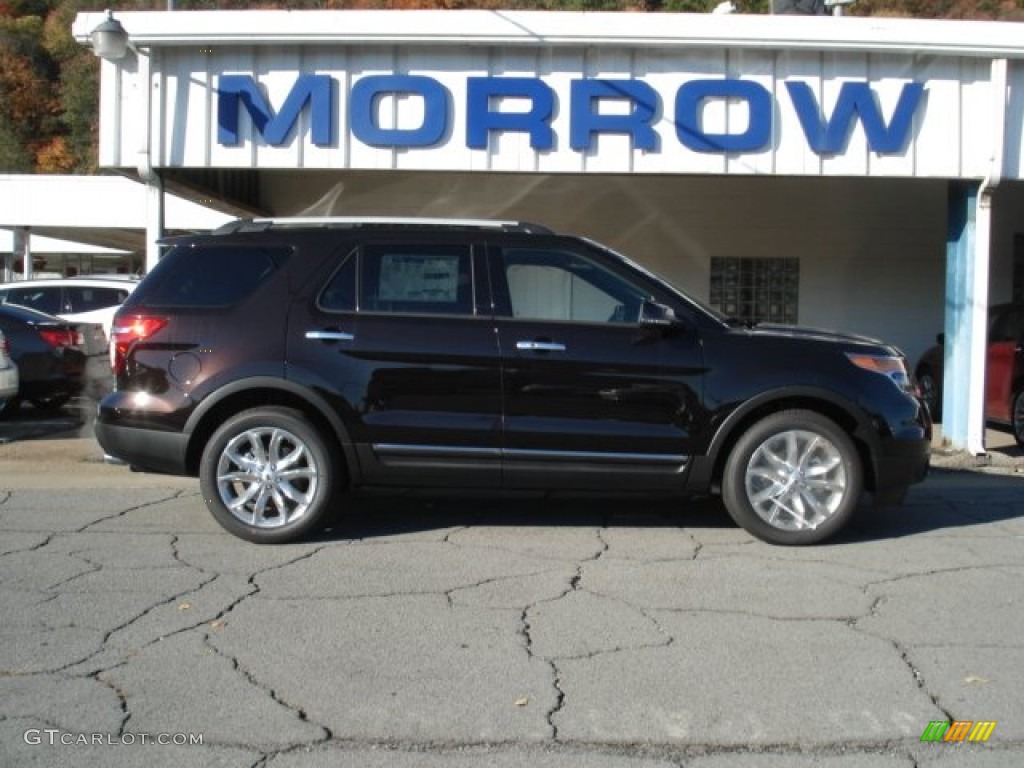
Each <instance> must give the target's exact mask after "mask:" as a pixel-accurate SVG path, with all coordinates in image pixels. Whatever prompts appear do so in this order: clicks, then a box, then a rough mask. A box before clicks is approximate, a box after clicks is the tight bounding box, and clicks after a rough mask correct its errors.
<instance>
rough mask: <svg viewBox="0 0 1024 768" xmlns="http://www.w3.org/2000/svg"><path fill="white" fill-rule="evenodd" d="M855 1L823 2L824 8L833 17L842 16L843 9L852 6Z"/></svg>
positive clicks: (832, 0) (836, 0)
mask: <svg viewBox="0 0 1024 768" xmlns="http://www.w3.org/2000/svg"><path fill="white" fill-rule="evenodd" d="M855 2H857V0H825V7H826V8H829V9H830V10H831V11H832V15H833V16H842V15H843V8H845V7H846V6H848V5H853V4H854V3H855Z"/></svg>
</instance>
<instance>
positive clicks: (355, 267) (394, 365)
mask: <svg viewBox="0 0 1024 768" xmlns="http://www.w3.org/2000/svg"><path fill="white" fill-rule="evenodd" d="M330 267H331V269H330V270H329V274H328V275H327V276H326V279H325V280H324V281H323V283H322V285H323V288H322V290H320V289H319V288H317V289H316V290H314V291H313V292H311V293H310V294H308V295H304V296H303V297H302V298H300V299H299V300H298V301H297V302H296V304H295V305H294V307H293V310H292V317H291V320H290V321H289V348H288V356H289V370H290V373H289V375H290V376H293V377H303V376H304V377H306V378H307V379H308V380H309V383H311V384H312V385H313V386H314V387H318V388H320V389H322V390H323V391H324V392H325V394H326V396H327V397H329V398H330V399H331V400H332V402H333V404H334V406H335V408H336V409H337V410H338V412H339V414H340V415H341V416H342V419H343V421H345V423H346V425H347V427H348V429H349V432H350V436H351V439H352V441H353V443H354V444H355V448H356V451H357V453H358V456H359V460H360V465H361V468H362V473H363V479H364V482H366V483H368V484H383V485H406V484H410V485H412V484H414V485H432V486H445V485H459V486H478V487H496V486H497V485H498V484H499V482H500V455H499V451H500V440H501V429H500V427H501V425H500V419H501V378H500V373H499V360H498V347H497V340H496V338H495V335H494V330H493V327H492V318H491V315H490V311H489V309H488V307H489V299H488V298H487V296H486V277H485V274H484V271H485V268H484V262H483V257H482V252H481V251H480V250H479V248H476V247H474V245H473V243H472V242H471V241H469V240H468V239H466V238H465V237H459V236H458V235H454V236H451V235H449V236H448V238H447V239H445V237H444V236H441V235H436V236H432V237H422V236H417V237H416V238H415V239H411V238H402V237H391V238H386V237H381V236H376V237H375V236H371V235H368V236H366V238H364V240H363V242H362V243H361V244H360V245H355V246H352V247H351V248H350V249H346V250H343V252H340V253H338V254H337V256H336V257H335V258H334V259H333V261H332V263H331V265H330Z"/></svg>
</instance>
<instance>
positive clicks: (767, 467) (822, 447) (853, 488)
mask: <svg viewBox="0 0 1024 768" xmlns="http://www.w3.org/2000/svg"><path fill="white" fill-rule="evenodd" d="M862 489H863V470H862V468H861V460H860V456H859V455H858V453H857V449H856V447H855V446H854V444H853V441H852V440H851V439H850V437H849V435H847V434H846V432H844V431H843V430H842V429H840V428H839V427H838V426H837V425H836V424H835V423H834V422H833V421H831V420H830V419H828V418H826V417H824V416H822V415H821V414H819V413H815V412H813V411H803V410H792V411H781V412H779V413H775V414H772V415H771V416H767V417H765V418H764V419H762V420H761V421H758V422H757V423H755V424H754V425H753V426H752V427H750V428H749V429H748V430H747V431H746V432H745V433H744V434H743V435H742V436H741V437H740V439H739V440H738V441H737V443H736V445H735V446H734V447H733V450H732V453H731V454H730V455H729V459H728V461H727V462H726V464H725V473H724V475H723V477H722V499H723V501H724V502H725V506H726V509H727V510H728V511H729V514H730V515H731V516H732V519H733V520H735V521H736V522H737V523H738V524H739V525H741V526H742V527H743V528H745V529H746V530H747V531H749V532H750V533H752V534H753V535H754V536H757V537H758V538H759V539H762V540H763V541H767V542H771V543H773V544H814V543H816V542H819V541H822V540H823V539H827V538H828V537H829V536H831V535H833V534H834V533H835V532H836V531H838V530H839V529H840V528H842V527H843V526H844V525H846V523H847V522H848V521H849V519H850V517H851V515H853V512H854V510H855V509H856V508H857V504H858V502H859V500H860V496H861V491H862Z"/></svg>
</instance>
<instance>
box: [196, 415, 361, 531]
mask: <svg viewBox="0 0 1024 768" xmlns="http://www.w3.org/2000/svg"><path fill="white" fill-rule="evenodd" d="M340 468H341V462H340V460H339V458H338V455H337V451H336V450H335V449H334V447H333V445H332V444H331V443H330V442H328V441H326V440H324V438H323V437H322V436H321V434H320V433H319V432H318V431H317V429H316V428H315V427H314V426H313V425H312V424H311V423H310V422H309V420H308V419H306V417H305V416H303V415H302V414H301V413H300V412H299V411H296V410H293V409H291V408H280V407H266V408H253V409H251V410H248V411H242V412H241V413H239V414H236V415H235V416H232V417H231V418H230V419H228V420H227V421H226V422H224V424H222V425H221V426H220V428H219V429H217V431H216V432H214V434H213V436H212V437H211V438H210V440H209V442H207V444H206V447H205V448H204V450H203V455H202V459H201V460H200V466H199V484H200V488H201V489H202V491H203V498H204V499H205V501H206V505H207V507H208V508H209V510H210V512H211V513H212V514H213V516H214V518H215V519H216V520H217V522H218V523H220V524H221V526H223V527H224V528H225V529H226V530H228V531H229V532H230V533H233V534H235V535H236V536H240V537H241V538H243V539H246V540H248V541H253V542H256V543H260V544H278V543H283V542H289V541H295V540H296V539H300V538H302V537H303V536H305V535H306V534H308V533H309V532H310V531H311V530H312V529H313V528H314V527H316V526H317V525H319V524H320V523H321V521H322V520H323V519H324V514H325V513H326V512H327V511H328V509H329V508H330V506H331V503H332V501H333V499H334V498H335V496H336V490H337V487H338V484H339V480H338V470H339V469H340Z"/></svg>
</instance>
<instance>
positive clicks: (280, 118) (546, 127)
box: [217, 74, 925, 155]
mask: <svg viewBox="0 0 1024 768" xmlns="http://www.w3.org/2000/svg"><path fill="white" fill-rule="evenodd" d="M785 86H786V90H787V92H788V94H789V98H790V100H791V101H792V103H793V108H794V110H795V112H796V115H797V118H798V120H799V122H800V126H801V128H802V130H803V133H804V135H805V137H806V139H807V143H808V145H809V146H810V148H811V149H812V150H813V151H814V152H816V153H818V154H822V155H828V154H838V153H841V152H843V151H844V150H845V148H846V146H847V144H848V143H849V140H850V136H851V134H852V132H853V130H854V129H855V127H856V125H857V123H858V122H859V123H860V124H861V125H862V126H863V128H864V135H865V137H866V139H867V145H868V148H869V149H871V150H872V151H874V152H877V153H880V154H895V153H899V152H902V151H905V149H906V147H907V145H908V143H909V142H910V140H911V137H912V131H913V124H914V116H915V115H916V113H917V111H918V109H919V108H920V106H921V103H922V101H923V100H924V96H925V86H924V85H923V84H921V83H906V84H904V85H903V87H902V90H901V91H900V94H899V99H898V101H897V103H896V106H895V108H894V109H893V111H892V115H891V116H890V117H888V118H887V116H886V115H884V114H883V112H882V109H881V107H880V105H879V102H878V96H877V94H876V93H875V91H874V89H873V88H872V87H871V84H870V83H867V82H847V83H843V84H842V85H841V86H840V89H839V93H838V97H837V99H836V105H835V108H834V109H833V110H832V113H831V115H825V114H823V110H822V107H821V105H820V104H819V102H818V99H817V96H816V95H815V93H814V91H813V90H812V89H811V86H810V85H808V84H807V83H805V82H800V81H791V82H786V83H785ZM336 88H337V83H336V81H335V79H334V78H333V77H331V76H330V75H312V74H307V75H300V76H298V77H297V78H296V80H295V85H294V86H293V87H292V89H291V91H289V93H288V95H287V97H286V98H285V100H284V103H283V104H282V105H281V107H280V110H279V111H277V112H275V111H274V108H273V107H272V106H271V104H270V103H269V101H268V99H267V97H266V94H265V91H264V89H263V87H262V86H261V85H260V84H259V83H257V82H256V81H255V80H254V79H253V77H252V76H251V75H222V76H221V77H220V78H219V81H218V86H217V94H218V103H217V140H218V142H219V143H220V144H222V145H226V146H235V145H238V144H239V143H240V142H241V140H242V137H241V136H240V135H239V122H240V119H241V118H240V115H241V113H242V110H243V109H244V110H245V111H246V112H247V113H248V114H249V116H250V118H251V120H252V123H253V125H254V126H255V129H256V132H257V133H258V135H259V136H261V137H262V138H263V140H264V141H266V143H267V144H269V145H271V146H275V147H280V146H283V145H285V144H286V142H287V141H289V140H291V138H292V137H294V132H295V127H296V124H297V123H298V121H299V118H300V116H301V115H302V112H303V110H306V109H307V108H308V111H309V134H310V140H311V141H312V143H313V144H314V145H316V146H319V147H323V146H330V145H331V144H332V143H333V142H334V141H336V139H335V137H334V133H335V132H336V129H335V125H336V124H337V120H338V118H337V115H336V114H335V110H336V109H337V94H336ZM466 89H467V92H466V104H465V108H466V114H465V126H466V146H467V147H469V148H471V149H485V148H486V147H487V145H488V142H489V141H490V137H491V135H492V134H500V133H506V132H518V133H524V134H527V135H528V136H529V139H530V147H531V148H533V149H534V150H537V151H545V150H551V149H553V148H554V147H555V146H556V142H557V137H556V135H555V131H554V128H553V122H554V117H555V112H556V110H557V107H558V104H557V96H556V94H555V92H554V90H553V89H552V88H551V86H549V85H548V84H546V83H545V82H544V81H543V80H541V79H540V78H535V77H469V78H467V80H466ZM401 94H405V95H412V96H418V97H419V98H421V99H422V100H423V118H422V121H421V122H420V124H419V125H418V126H412V127H408V126H406V127H401V128H382V127H381V126H380V119H379V114H378V113H379V104H380V99H381V98H382V97H384V96H387V95H401ZM501 98H519V99H523V100H524V101H526V102H527V106H526V107H525V108H524V109H523V110H522V111H517V112H503V111H501V110H500V109H499V107H498V106H497V105H496V104H494V103H492V102H493V101H496V100H499V99H501ZM612 99H615V100H618V101H620V102H625V103H626V104H627V105H628V111H627V112H626V114H602V113H601V111H600V103H601V101H606V100H612ZM711 99H721V100H732V101H744V102H746V104H747V107H748V110H749V119H748V122H747V125H746V126H745V128H743V129H742V130H740V131H738V132H737V131H735V130H729V131H726V132H723V133H709V132H708V131H705V130H704V128H703V115H704V110H705V109H706V107H707V103H708V101H709V100H711ZM661 109H662V106H661V96H660V94H659V93H658V91H656V90H655V89H654V88H653V87H652V86H651V85H649V84H647V83H645V82H643V81H642V80H605V79H593V80H591V79H576V80H573V81H572V82H571V84H570V104H569V146H570V147H571V148H572V149H573V150H576V151H585V150H589V149H590V148H591V146H592V145H593V142H594V138H595V136H596V135H599V134H602V133H616V134H625V135H627V136H629V137H630V139H631V140H632V143H633V146H634V148H636V149H640V150H647V151H658V149H659V136H658V133H657V132H656V131H655V129H654V124H655V122H657V121H658V120H660V119H661V114H660V112H661ZM775 110H776V103H775V100H774V97H773V95H772V93H771V92H770V91H769V90H768V89H767V88H765V87H764V86H763V85H761V84H760V83H757V82H753V81H749V80H741V79H729V78H725V79H723V78H719V79H701V80H690V81H687V82H683V83H682V84H681V85H680V86H679V89H678V90H677V92H676V94H675V109H674V115H673V117H674V124H675V132H676V136H677V138H678V140H679V142H680V144H682V145H683V146H684V147H687V148H688V149H690V150H692V151H694V152H715V153H746V152H759V151H762V150H764V149H765V147H767V146H768V145H769V144H770V143H771V141H772V126H773V124H774V119H775ZM452 116H453V105H452V96H451V93H450V92H449V90H448V89H447V88H446V87H445V86H444V85H443V84H442V83H441V82H439V81H438V80H436V79H434V78H432V77H427V76H424V75H368V76H366V77H362V78H360V79H359V80H357V81H356V82H355V83H354V85H353V86H352V92H351V94H350V97H349V117H350V121H351V131H352V136H353V138H354V139H356V140H358V141H360V142H362V143H364V144H366V145H369V146H373V147H384V148H410V147H412V148H417V147H419V148H423V147H431V146H435V145H438V144H440V143H442V142H444V141H445V140H446V135H447V134H448V133H449V130H450V126H451V123H452Z"/></svg>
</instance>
